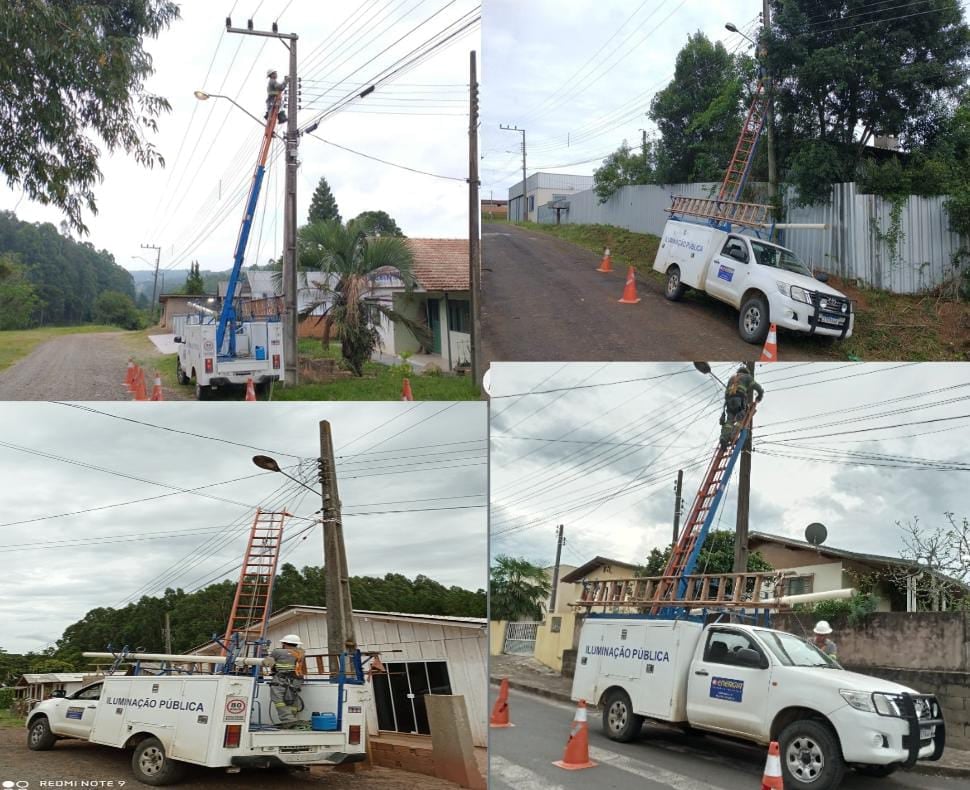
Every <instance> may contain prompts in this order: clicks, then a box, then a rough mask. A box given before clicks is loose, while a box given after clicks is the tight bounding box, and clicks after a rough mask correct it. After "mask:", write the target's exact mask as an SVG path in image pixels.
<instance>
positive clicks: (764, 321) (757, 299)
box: [738, 294, 771, 346]
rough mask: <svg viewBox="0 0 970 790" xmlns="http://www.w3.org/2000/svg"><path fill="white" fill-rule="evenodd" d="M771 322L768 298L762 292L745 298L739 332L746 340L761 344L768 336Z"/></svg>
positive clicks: (739, 321)
mask: <svg viewBox="0 0 970 790" xmlns="http://www.w3.org/2000/svg"><path fill="white" fill-rule="evenodd" d="M770 323H771V317H770V316H769V314H768V300H767V299H765V298H764V297H763V296H762V295H761V294H754V295H753V296H749V297H748V298H747V299H745V300H744V302H743V303H742V304H741V314H740V315H739V316H738V333H739V334H740V335H741V339H742V340H743V341H744V342H746V343H754V344H755V345H759V346H760V345H761V344H762V343H764V342H765V338H766V337H768V329H769V326H770Z"/></svg>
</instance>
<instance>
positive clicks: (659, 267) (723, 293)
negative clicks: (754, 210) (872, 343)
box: [653, 219, 854, 344]
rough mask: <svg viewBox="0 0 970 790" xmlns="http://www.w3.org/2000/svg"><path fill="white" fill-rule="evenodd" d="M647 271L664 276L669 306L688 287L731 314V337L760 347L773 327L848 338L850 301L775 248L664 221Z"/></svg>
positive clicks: (783, 250) (698, 226)
mask: <svg viewBox="0 0 970 790" xmlns="http://www.w3.org/2000/svg"><path fill="white" fill-rule="evenodd" d="M653 268H654V270H655V271H658V272H660V273H662V274H664V275H665V276H666V278H667V282H666V286H665V288H664V295H665V296H666V297H667V299H669V300H671V301H678V300H679V299H681V297H683V295H684V293H685V292H686V290H687V289H688V288H695V289H697V290H698V291H703V292H704V293H707V294H709V295H710V296H712V297H714V298H715V299H718V300H720V301H722V302H726V303H727V304H729V305H731V306H732V307H734V308H735V309H737V310H738V312H739V318H738V332H739V334H740V335H741V337H742V339H744V340H745V341H747V342H748V343H756V344H761V343H764V341H765V338H766V337H767V335H768V330H769V327H770V325H771V324H772V323H774V324H776V325H777V326H779V327H783V328H785V329H791V330H794V331H797V332H806V333H808V334H815V335H823V336H826V337H837V338H847V337H851V336H852V328H853V321H854V315H853V312H852V304H851V302H850V301H849V298H848V297H847V296H846V295H845V294H843V293H841V292H840V291H837V290H836V289H835V288H832V287H831V286H828V285H826V284H825V282H824V281H823V280H821V279H819V278H823V277H824V278H825V279H827V276H825V275H818V277H816V276H815V275H813V273H812V270H811V269H810V268H808V267H807V266H806V265H805V264H804V263H802V262H801V261H800V260H799V259H798V256H797V255H795V253H793V252H792V251H791V250H788V249H786V248H784V247H781V246H779V245H777V244H772V243H771V242H768V241H763V240H761V239H758V238H755V237H752V236H748V235H746V234H741V233H728V232H726V231H724V230H721V229H719V228H716V227H714V226H712V225H701V224H699V223H696V222H688V221H685V220H680V219H670V220H668V221H667V224H666V225H665V226H664V231H663V236H662V237H661V240H660V247H659V249H658V250H657V257H656V259H655V260H654V264H653Z"/></svg>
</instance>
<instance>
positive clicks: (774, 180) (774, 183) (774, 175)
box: [757, 0, 778, 201]
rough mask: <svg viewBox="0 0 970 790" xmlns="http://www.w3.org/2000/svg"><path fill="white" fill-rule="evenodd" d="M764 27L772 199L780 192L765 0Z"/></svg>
mask: <svg viewBox="0 0 970 790" xmlns="http://www.w3.org/2000/svg"><path fill="white" fill-rule="evenodd" d="M763 6H764V8H763V10H762V16H763V18H762V28H761V52H760V53H757V54H758V55H759V57H760V58H762V59H763V62H764V69H765V93H766V94H767V97H768V102H767V116H768V117H767V118H766V121H767V123H766V124H765V137H766V142H767V144H768V186H769V189H770V190H771V199H772V201H774V200H775V199H776V198H777V192H778V165H777V162H776V160H775V105H774V80H772V78H771V69H770V68H769V66H768V51H767V40H768V36H769V35H771V3H770V2H769V0H763Z"/></svg>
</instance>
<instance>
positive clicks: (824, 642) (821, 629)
mask: <svg viewBox="0 0 970 790" xmlns="http://www.w3.org/2000/svg"><path fill="white" fill-rule="evenodd" d="M813 633H814V634H815V636H814V638H813V639H812V641H813V642H814V643H815V647H817V648H818V649H819V650H821V651H822V652H823V653H825V655H827V656H828V657H829V658H831V659H832V660H833V661H838V660H839V651H838V648H837V647H836V646H835V641H834V640H833V639H832V638H831V636H832V626H830V625H829V621H828V620H819V621H818V622H817V623H815V628H814V630H813Z"/></svg>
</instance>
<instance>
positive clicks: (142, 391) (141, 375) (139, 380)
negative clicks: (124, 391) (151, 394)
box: [132, 365, 148, 400]
mask: <svg viewBox="0 0 970 790" xmlns="http://www.w3.org/2000/svg"><path fill="white" fill-rule="evenodd" d="M132 387H133V389H132V392H133V393H134V394H135V400H148V390H147V389H146V387H145V371H144V370H142V368H141V367H139V366H138V365H135V380H134V382H133V384H132Z"/></svg>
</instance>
